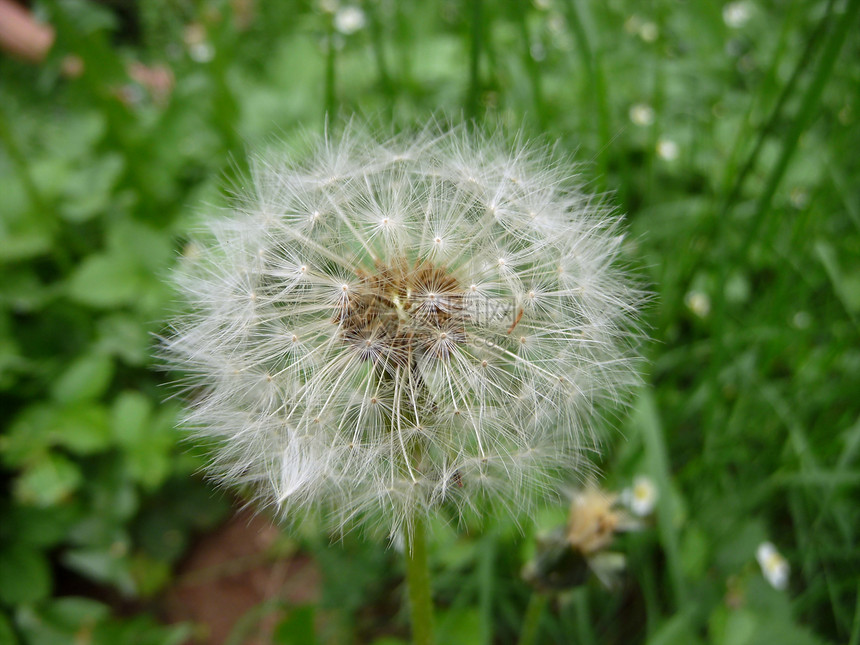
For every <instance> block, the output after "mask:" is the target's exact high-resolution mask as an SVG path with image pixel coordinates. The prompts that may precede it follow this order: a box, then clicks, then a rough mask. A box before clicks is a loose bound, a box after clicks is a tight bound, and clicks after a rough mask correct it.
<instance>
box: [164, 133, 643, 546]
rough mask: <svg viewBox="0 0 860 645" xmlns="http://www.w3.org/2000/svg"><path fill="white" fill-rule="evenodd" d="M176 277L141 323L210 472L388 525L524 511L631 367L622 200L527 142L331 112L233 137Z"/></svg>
mask: <svg viewBox="0 0 860 645" xmlns="http://www.w3.org/2000/svg"><path fill="white" fill-rule="evenodd" d="M241 192H242V194H241V195H240V196H239V197H238V199H237V200H236V203H235V205H234V206H233V207H232V210H231V211H230V212H229V213H224V214H218V215H212V216H211V217H207V218H206V219H205V221H204V223H203V226H202V231H201V233H200V234H199V235H198V236H197V238H196V239H195V241H194V249H195V253H194V254H191V255H188V256H187V257H184V258H183V259H182V261H181V262H180V267H179V269H178V270H177V274H176V279H175V283H176V285H177V286H178V290H179V291H180V292H181V295H182V298H183V300H184V302H185V303H186V304H187V311H186V313H184V314H182V315H179V316H177V319H176V320H175V321H174V322H173V325H172V329H171V332H170V333H169V334H168V335H167V337H166V338H165V339H164V340H163V342H162V351H163V354H164V356H165V357H166V358H167V361H168V362H169V364H170V365H171V366H172V367H174V368H176V369H178V370H181V371H183V372H184V373H185V374H186V375H187V376H186V378H185V381H183V384H184V386H185V388H186V396H187V398H188V399H189V400H190V403H189V406H188V412H187V417H186V420H185V421H186V425H187V426H188V427H190V428H192V429H193V430H194V431H195V432H196V434H197V435H199V436H200V437H202V438H204V439H206V440H210V441H212V442H214V443H215V444H216V445H217V447H216V449H215V450H214V452H215V457H214V464H213V469H212V472H213V473H214V474H215V475H216V476H217V477H218V478H219V479H220V480H221V481H223V482H225V483H228V484H240V485H245V486H247V487H249V488H250V489H252V490H253V491H254V492H255V493H256V495H257V496H258V497H259V499H260V500H261V501H262V502H263V503H264V504H270V505H273V506H275V507H277V508H278V509H279V510H280V511H281V512H282V513H283V514H284V516H285V517H292V516H293V515H292V514H293V513H294V512H295V511H298V510H301V509H303V508H309V509H318V510H322V511H323V514H324V516H325V517H326V518H327V519H328V520H329V521H330V524H329V526H332V527H334V528H336V529H340V530H345V529H347V528H349V527H351V526H354V525H356V524H382V525H383V526H384V528H386V529H387V530H390V531H392V532H396V531H397V530H398V529H399V528H400V527H401V526H403V525H404V524H407V525H409V524H410V523H411V522H412V521H413V520H412V518H418V519H420V518H421V517H422V516H424V515H426V514H428V513H429V512H431V511H433V510H435V509H436V508H437V507H440V506H446V505H447V506H449V507H451V508H452V509H454V510H455V511H456V512H458V513H460V514H461V515H462V514H463V513H466V512H468V511H471V510H486V509H487V506H486V505H487V504H489V505H490V507H491V508H498V507H501V508H503V509H506V510H509V511H511V512H512V513H515V514H519V513H521V512H525V513H527V512H528V511H529V509H531V508H532V507H533V504H534V502H536V501H537V500H540V499H541V498H543V497H545V496H546V495H547V494H551V493H554V492H555V491H556V490H557V489H558V487H557V483H558V480H559V478H560V477H562V476H564V475H565V474H573V475H579V476H580V477H582V475H583V473H585V472H586V471H587V470H588V462H587V459H586V458H585V452H586V451H589V450H593V449H594V448H595V447H596V444H597V433H596V427H597V423H596V420H597V415H598V411H599V410H600V409H601V406H602V404H604V403H606V402H611V401H616V400H617V399H618V397H619V395H620V394H621V393H623V392H624V390H625V389H627V388H628V386H629V385H631V384H632V383H633V382H635V380H636V379H635V369H634V365H635V361H636V358H635V355H634V351H633V350H634V348H635V345H636V344H637V333H636V329H635V317H636V313H637V307H638V306H639V304H640V303H641V300H642V294H641V292H640V291H638V290H637V289H636V287H635V285H633V284H631V282H630V281H629V280H628V279H626V277H625V275H624V273H623V271H622V270H621V269H620V268H619V267H618V261H617V256H618V254H619V248H620V245H621V242H622V234H621V231H620V223H621V220H620V218H619V217H617V216H616V215H614V214H613V212H612V211H611V209H610V208H608V207H607V206H605V205H604V204H603V203H602V202H601V201H600V200H599V199H597V198H595V197H594V196H592V195H589V194H587V193H585V192H583V190H582V187H581V184H580V183H579V182H578V181H577V179H576V175H575V169H573V168H571V166H570V165H569V164H567V163H566V162H565V161H564V160H562V159H560V158H559V157H558V155H557V154H554V153H553V152H552V151H551V150H549V149H548V148H546V147H545V146H530V145H527V144H523V143H521V142H520V143H516V144H515V145H513V146H510V147H509V146H508V145H506V144H505V143H504V142H503V141H502V140H501V138H498V137H495V136H478V135H473V134H470V133H469V132H468V131H467V130H466V129H464V128H459V129H453V130H449V131H444V132H440V131H439V130H431V129H428V130H426V131H424V132H423V133H419V134H417V135H413V136H411V137H406V136H400V137H395V138H390V139H387V140H382V141H380V140H377V139H374V138H373V137H372V136H370V135H369V134H368V133H367V132H366V131H365V130H364V129H363V128H362V127H359V126H355V125H351V126H348V127H346V128H345V130H344V132H343V133H342V134H340V135H339V136H335V135H332V134H328V135H327V136H326V137H325V138H323V140H322V141H321V142H319V144H318V145H317V146H316V148H315V150H314V151H313V152H312V153H311V155H310V156H309V157H307V158H306V160H305V161H301V162H299V161H295V160H293V159H292V158H290V157H289V156H284V155H283V154H280V155H279V154H270V155H267V156H263V157H260V158H258V159H256V161H255V163H254V164H253V170H252V171H251V173H250V178H249V182H248V185H247V186H246V187H243V189H242V191H241Z"/></svg>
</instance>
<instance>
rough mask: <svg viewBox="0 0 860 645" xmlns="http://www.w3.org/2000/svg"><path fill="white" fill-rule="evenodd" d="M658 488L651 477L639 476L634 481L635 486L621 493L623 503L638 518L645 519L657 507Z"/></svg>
mask: <svg viewBox="0 0 860 645" xmlns="http://www.w3.org/2000/svg"><path fill="white" fill-rule="evenodd" d="M657 496H658V494H657V486H655V485H654V482H653V481H652V480H651V478H650V477H646V476H645V475H639V476H638V477H636V478H635V479H634V480H633V486H631V487H630V488H627V489H625V490H624V491H622V493H621V501H622V502H623V503H624V504H625V506H627V508H629V509H630V510H631V511H633V514H634V515H637V516H638V517H645V516H646V515H650V514H651V513H652V512H654V507H655V506H656V505H657Z"/></svg>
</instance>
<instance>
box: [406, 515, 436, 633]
mask: <svg viewBox="0 0 860 645" xmlns="http://www.w3.org/2000/svg"><path fill="white" fill-rule="evenodd" d="M403 532H404V536H405V538H406V543H405V544H404V548H405V550H406V582H407V584H408V585H409V610H410V616H411V620H412V642H413V643H414V645H432V644H433V603H432V598H431V594H430V570H429V568H428V567H427V538H426V534H425V533H426V531H425V528H424V520H423V519H421V518H420V517H415V518H414V519H413V522H412V526H411V527H410V526H409V525H407V526H406V527H405V528H404V531H403Z"/></svg>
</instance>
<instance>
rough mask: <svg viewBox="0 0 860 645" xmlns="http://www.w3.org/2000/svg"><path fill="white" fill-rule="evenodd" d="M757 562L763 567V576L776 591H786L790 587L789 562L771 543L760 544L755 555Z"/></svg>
mask: <svg viewBox="0 0 860 645" xmlns="http://www.w3.org/2000/svg"><path fill="white" fill-rule="evenodd" d="M755 557H756V560H758V564H759V566H760V567H761V572H762V575H763V576H764V577H765V580H767V581H768V583H770V586H771V587H773V588H774V589H779V590H782V589H785V588H786V587H787V586H788V577H789V574H790V572H791V568H790V567H789V564H788V561H787V560H786V559H785V558H784V557H782V554H780V552H779V551H777V550H776V547H775V546H774V545H773V544H771V543H770V542H762V543H761V544H759V546H758V549H756V553H755Z"/></svg>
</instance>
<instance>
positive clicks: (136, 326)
mask: <svg viewBox="0 0 860 645" xmlns="http://www.w3.org/2000/svg"><path fill="white" fill-rule="evenodd" d="M151 344H152V341H151V339H150V337H149V335H148V334H147V332H146V328H145V326H144V325H143V324H142V323H141V322H140V321H139V320H137V319H136V318H134V317H132V316H129V315H127V314H115V315H112V316H107V317H105V318H102V319H101V320H100V321H99V322H98V341H97V342H96V347H97V348H98V350H99V351H102V352H104V353H106V354H113V355H114V356H117V357H119V358H120V359H122V360H123V361H125V362H126V363H128V364H129V365H143V364H144V363H146V362H147V360H148V359H149V355H150V345H151Z"/></svg>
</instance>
